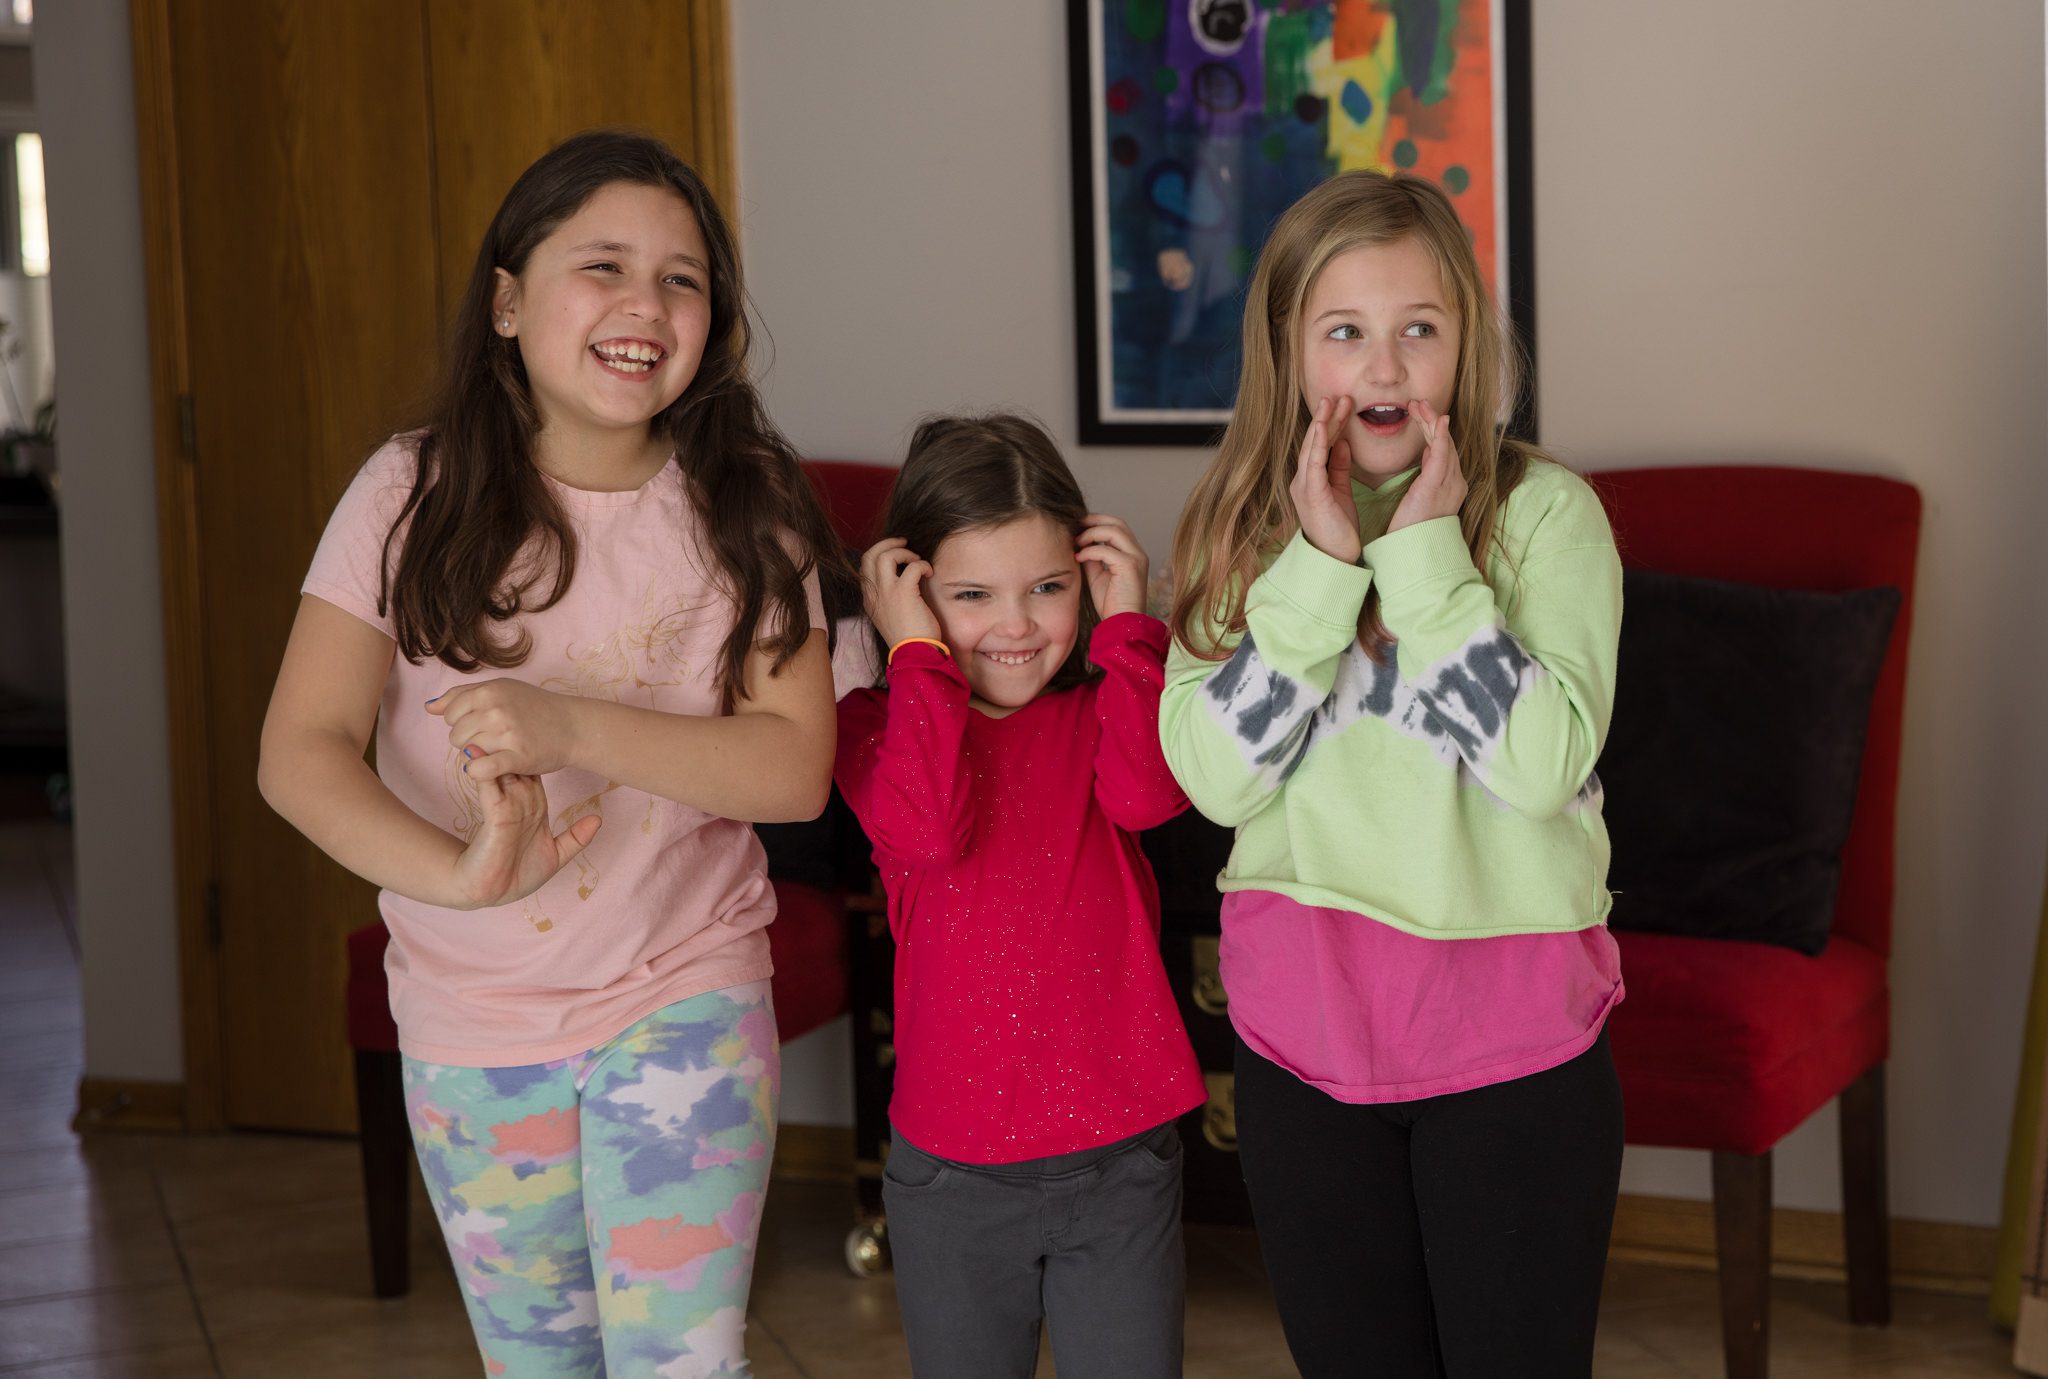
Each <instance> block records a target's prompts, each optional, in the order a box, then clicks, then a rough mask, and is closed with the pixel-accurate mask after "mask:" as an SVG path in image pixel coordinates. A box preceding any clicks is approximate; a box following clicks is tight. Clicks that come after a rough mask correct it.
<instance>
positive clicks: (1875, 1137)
mask: <svg viewBox="0 0 2048 1379" xmlns="http://www.w3.org/2000/svg"><path fill="white" fill-rule="evenodd" d="M1841 1113H1842V1116H1841V1118H1842V1236H1843V1242H1842V1243H1843V1253H1844V1255H1845V1257H1846V1259H1847V1262H1848V1266H1849V1320H1850V1322H1851V1323H1853V1324H1854V1325H1856V1326H1889V1325H1890V1324H1891V1320H1892V1261H1891V1203H1890V1198H1889V1193H1888V1191H1887V1179H1886V1173H1885V1128H1884V1064H1882V1063H1880V1064H1878V1065H1877V1066H1876V1067H1874V1068H1872V1069H1870V1071H1868V1072H1866V1073H1864V1074H1863V1076H1861V1077H1859V1078H1857V1079H1856V1080H1855V1081H1854V1082H1852V1083H1850V1084H1849V1087H1848V1089H1847V1090H1845V1091H1844V1092H1843V1093H1842V1097H1841Z"/></svg>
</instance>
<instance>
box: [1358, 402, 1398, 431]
mask: <svg viewBox="0 0 2048 1379" xmlns="http://www.w3.org/2000/svg"><path fill="white" fill-rule="evenodd" d="M1358 417H1359V420H1361V421H1363V422H1364V423H1365V424H1366V425H1367V426H1382V427H1384V426H1399V425H1400V424H1401V423H1402V422H1404V421H1406V420H1408V409H1407V408H1406V407H1396V406H1393V405H1392V404H1391V403H1380V404H1378V405H1376V406H1372V407H1368V408H1366V409H1365V410H1364V411H1362V412H1360V413H1359V414H1358Z"/></svg>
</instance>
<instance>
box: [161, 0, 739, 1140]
mask: <svg viewBox="0 0 2048 1379" xmlns="http://www.w3.org/2000/svg"><path fill="white" fill-rule="evenodd" d="M309 2H310V0H309ZM431 2H432V0H420V5H421V32H422V33H424V32H425V30H426V24H425V20H426V6H427V5H428V4H430V3H431ZM172 3H173V0H132V3H131V7H130V28H131V34H132V41H133V45H134V54H135V123H136V154H137V163H138V171H139V179H138V180H139V182H140V187H141V195H142V248H143V270H144V282H145V285H146V292H147V299H148V300H147V304H148V309H149V331H148V340H149V373H150V415H151V428H150V429H151V435H152V438H153V446H154V449H155V452H156V453H155V461H156V463H155V468H156V491H157V538H158V553H159V564H160V567H161V571H162V580H163V620H164V691H165V701H166V705H167V708H168V710H169V713H168V719H169V730H170V765H171V842H172V865H173V871H174V876H175V883H174V887H173V901H174V906H175V910H176V914H177V926H178V994H179V1006H180V1009H181V1011H182V1015H183V1027H184V1088H185V1094H184V1123H185V1128H186V1129H187V1130H188V1131H215V1130H222V1129H226V1128H227V1088H226V1067H225V1051H224V1050H223V1048H222V1047H221V1012H220V1000H221V975H220V947H219V924H220V920H219V913H218V902H217V894H218V892H217V883H216V880H215V877H216V872H217V868H216V864H215V856H216V854H215V849H216V847H217V845H218V843H219V840H218V839H217V838H216V837H215V831H214V828H213V781H212V771H211V766H210V764H209V760H208V753H207V748H206V744H207V734H208V732H209V729H210V724H209V722H208V714H207V703H208V699H207V685H206V656H205V646H206V642H205V631H206V619H205V613H206V610H205V606H204V601H203V599H202V597H201V584H200V566H199V542H198V533H199V522H198V515H199V509H198V492H197V471H198V457H197V456H196V455H195V454H194V453H193V445H192V422H191V415H192V411H191V398H190V392H191V372H190V360H189V357H188V355H187V352H186V339H187V332H186V326H187V316H186V301H185V275H184V244H183V235H182V231H181V226H182V225H183V215H182V207H181V206H180V204H179V176H178V137H177V102H176V91H175V89H174V78H173V65H172V55H171V18H170V7H171V4H172ZM729 4H730V0H697V3H695V4H693V5H692V6H691V8H690V26H691V38H692V42H691V52H692V54H693V55H696V60H695V64H694V65H695V70H694V71H693V72H692V73H691V76H692V83H691V85H692V103H693V105H694V107H695V111H696V116H697V121H698V124H697V128H698V129H699V130H701V131H703V133H702V136H701V139H700V150H699V152H698V156H697V158H696V166H697V168H698V171H699V172H700V173H701V174H702V175H703V177H704V179H705V181H706V183H707V184H708V185H709V186H710V187H711V189H712V191H713V194H714V195H716V196H717V197H718V198H719V201H720V204H721V205H723V206H725V207H728V208H736V207H737V205H738V195H739V183H738V177H737V172H736V169H735V166H734V164H735V152H736V151H735V149H734V144H733V119H732V82H731V77H730V73H731V68H732V49H731V22H730V17H729ZM428 137H429V138H430V139H431V138H432V131H431V130H430V131H428ZM732 213H733V214H735V215H736V213H737V212H736V210H734V211H733V212H732Z"/></svg>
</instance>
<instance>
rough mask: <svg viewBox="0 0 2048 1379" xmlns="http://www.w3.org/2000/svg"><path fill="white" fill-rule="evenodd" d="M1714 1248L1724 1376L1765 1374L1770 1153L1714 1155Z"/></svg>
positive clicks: (1751, 1378) (1753, 1378)
mask: <svg viewBox="0 0 2048 1379" xmlns="http://www.w3.org/2000/svg"><path fill="white" fill-rule="evenodd" d="M1714 1252H1715V1255H1716V1256H1717V1257H1718V1259H1719V1261H1720V1270H1721V1348H1722V1353H1723V1359H1724V1363H1725V1364H1726V1366H1727V1371H1728V1379H1765V1376H1766V1375H1768V1374H1769V1373H1770V1365H1771V1356H1770V1339H1771V1327H1770V1320H1771V1156H1770V1154H1769V1152H1768V1151H1767V1152H1765V1153H1762V1154H1754V1155H1752V1154H1728V1153H1722V1152H1720V1151H1716V1152H1715V1154H1714Z"/></svg>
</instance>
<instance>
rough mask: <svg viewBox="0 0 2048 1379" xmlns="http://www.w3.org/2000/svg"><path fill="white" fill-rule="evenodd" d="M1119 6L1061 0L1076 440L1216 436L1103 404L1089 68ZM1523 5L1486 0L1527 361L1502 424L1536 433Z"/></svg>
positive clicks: (1101, 116) (1514, 299)
mask: <svg viewBox="0 0 2048 1379" xmlns="http://www.w3.org/2000/svg"><path fill="white" fill-rule="evenodd" d="M1188 3H1189V0H1166V6H1167V9H1168V10H1170V11H1178V10H1179V9H1181V8H1182V7H1183V6H1184V5H1186V4H1188ZM1120 7H1121V0H1067V87H1068V102H1069V140H1070V143H1069V176H1070V178H1071V184H1072V193H1073V196H1072V210H1073V243H1074V333H1075V363H1076V371H1077V375H1078V383H1079V391H1078V397H1079V405H1080V416H1079V428H1078V429H1079V433H1080V440H1081V443H1082V444H1083V445H1124V446H1213V445H1214V444H1215V443H1216V441H1217V440H1218V439H1219V438H1220V437H1221V435H1222V432H1223V426H1224V421H1223V420H1220V419H1218V418H1217V417H1215V416H1213V415H1209V414H1208V413H1207V411H1193V410H1191V411H1190V416H1191V418H1194V419H1190V420H1177V419H1173V418H1172V417H1170V416H1168V417H1148V418H1147V419H1143V420H1134V419H1129V418H1127V417H1124V416H1120V415H1118V414H1117V413H1116V412H1115V411H1114V410H1112V409H1109V408H1106V407H1105V405H1104V403H1105V399H1104V380H1105V375H1104V372H1103V367H1102V365H1103V346H1102V342H1103V340H1104V339H1105V337H1106V335H1107V329H1106V316H1105V308H1104V306H1103V304H1102V297H1103V294H1102V292H1101V285H1102V284H1101V282H1100V280H1099V270H1098V265H1099V264H1100V263H1101V262H1103V261H1104V259H1105V258H1106V255H1105V254H1104V253H1103V252H1102V248H1101V246H1099V245H1098V242H1097V235H1098V229H1097V224H1098V217H1097V210H1098V208H1097V205H1096V150H1097V148H1098V147H1099V146H1100V145H1101V144H1102V141H1103V140H1104V139H1105V138H1106V134H1105V130H1106V126H1107V119H1106V116H1105V103H1106V96H1107V92H1106V91H1105V90H1103V89H1100V88H1101V83H1099V82H1098V81H1097V80H1096V73H1097V71H1098V70H1099V68H1098V64H1099V62H1100V58H1101V40H1102V34H1103V28H1102V17H1103V15H1104V13H1105V12H1109V11H1114V10H1116V9H1119V8H1120ZM1530 8H1531V6H1530V0H1493V13H1494V19H1495V23H1496V25H1497V29H1496V38H1497V47H1498V52H1499V63H1500V82H1501V84H1500V92H1499V95H1500V107H1501V110H1500V121H1499V124H1498V126H1497V128H1498V130H1499V140H1498V144H1497V146H1496V148H1495V156H1496V157H1497V158H1500V159H1502V160H1503V161H1504V162H1505V164H1506V167H1505V173H1504V176H1503V178H1502V186H1503V197H1502V200H1503V202H1504V207H1503V209H1504V212H1505V217H1506V233H1505V237H1504V238H1505V243H1506V260H1507V273H1506V276H1507V293H1506V295H1507V309H1508V316H1509V319H1510V321H1511V323H1512V325H1513V328H1514V331H1515V334H1516V336H1517V338H1518V339H1519V342H1520V344H1521V348H1522V350H1523V352H1524V354H1525V357H1526V361H1527V365H1528V367H1527V369H1526V371H1525V373H1524V376H1523V380H1522V393H1521V396H1520V397H1519V398H1518V399H1517V401H1516V406H1515V410H1514V416H1513V418H1512V420H1511V422H1510V424H1509V430H1510V432H1511V433H1512V434H1514V435H1517V436H1521V437H1523V438H1525V439H1529V440H1534V439H1536V436H1537V422H1538V418H1537V412H1536V273H1535V267H1536V254H1535V195H1534V190H1533V188H1534V153H1535V145H1534V139H1533V128H1532V121H1531V109H1530V32H1529V29H1530ZM1247 12H1249V11H1247ZM1105 156H1106V153H1105ZM1308 185H1309V184H1308V183H1304V185H1303V187H1302V190H1306V189H1307V186H1308ZM1297 194H1298V193H1297ZM1240 300H1241V298H1240ZM1225 415H1226V416H1227V411H1226V412H1225Z"/></svg>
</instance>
